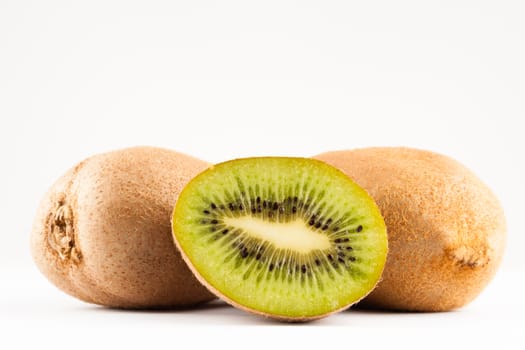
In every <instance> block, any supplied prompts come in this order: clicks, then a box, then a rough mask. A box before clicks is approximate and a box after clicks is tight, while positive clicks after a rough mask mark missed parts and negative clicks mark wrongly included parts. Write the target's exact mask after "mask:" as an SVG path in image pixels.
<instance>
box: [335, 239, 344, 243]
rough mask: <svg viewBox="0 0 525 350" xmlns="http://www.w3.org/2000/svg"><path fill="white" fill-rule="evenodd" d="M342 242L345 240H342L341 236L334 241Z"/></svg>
mask: <svg viewBox="0 0 525 350" xmlns="http://www.w3.org/2000/svg"><path fill="white" fill-rule="evenodd" d="M341 242H343V240H342V239H341V238H336V239H335V240H334V243H341Z"/></svg>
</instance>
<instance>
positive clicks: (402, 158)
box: [314, 148, 506, 311]
mask: <svg viewBox="0 0 525 350" xmlns="http://www.w3.org/2000/svg"><path fill="white" fill-rule="evenodd" d="M314 158H317V159H319V160H322V161H325V162H327V163H329V164H331V165H333V166H335V167H337V168H339V169H341V170H342V171H343V172H345V173H346V174H347V175H348V176H349V177H351V178H352V179H353V180H354V181H356V182H357V183H358V184H359V185H361V186H362V187H364V188H365V189H366V190H367V191H368V192H369V193H370V195H371V196H372V197H373V198H374V199H375V200H376V202H377V204H378V206H379V208H380V209H381V212H382V214H383V216H384V219H385V223H386V226H387V231H388V239H389V248H390V251H389V255H388V258H387V263H386V266H385V270H384V272H383V279H382V281H381V282H380V283H379V285H378V286H377V287H376V288H375V289H374V291H373V292H372V293H371V294H370V295H369V296H368V297H366V298H365V299H364V301H363V302H362V303H361V305H362V306H365V307H366V306H368V307H374V308H383V309H395V310H411V311H446V310H451V309H455V308H459V307H461V306H464V305H466V304H467V303H469V302H470V301H472V300H473V299H474V298H475V297H476V296H477V295H478V294H479V293H480V292H481V291H482V290H483V289H484V288H485V286H486V285H487V284H488V283H489V281H490V280H491V279H492V277H493V276H494V274H495V273H496V270H497V268H498V266H499V265H500V262H501V259H502V255H503V251H504V246H505V237H506V224H505V218H504V214H503V210H502V208H501V206H500V203H499V202H498V199H497V198H496V197H495V195H494V194H493V193H492V192H491V190H490V189H489V188H488V187H487V186H486V185H485V184H484V183H482V182H481V181H480V180H479V179H478V178H477V177H476V176H475V175H474V174H473V173H472V172H471V171H469V170H468V169H466V168H465V167H464V166H463V165H461V164H459V163H458V162H457V161H455V160H453V159H451V158H449V157H446V156H443V155H440V154H436V153H432V152H428V151H423V150H417V149H411V148H365V149H356V150H350V151H335V152H328V153H323V154H320V155H317V156H315V157H314Z"/></svg>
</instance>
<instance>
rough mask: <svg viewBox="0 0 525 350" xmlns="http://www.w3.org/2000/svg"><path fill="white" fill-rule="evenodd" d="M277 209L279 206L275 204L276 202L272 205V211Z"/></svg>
mask: <svg viewBox="0 0 525 350" xmlns="http://www.w3.org/2000/svg"><path fill="white" fill-rule="evenodd" d="M277 208H279V204H277V202H275V203H273V207H272V209H273V210H277Z"/></svg>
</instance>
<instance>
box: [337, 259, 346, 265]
mask: <svg viewBox="0 0 525 350" xmlns="http://www.w3.org/2000/svg"><path fill="white" fill-rule="evenodd" d="M337 260H338V261H339V262H340V263H343V264H344V263H345V260H344V259H343V258H338V259H337Z"/></svg>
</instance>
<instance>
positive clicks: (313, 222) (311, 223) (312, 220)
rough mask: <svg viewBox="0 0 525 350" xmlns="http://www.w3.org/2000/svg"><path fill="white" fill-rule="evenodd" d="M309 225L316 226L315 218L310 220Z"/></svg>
mask: <svg viewBox="0 0 525 350" xmlns="http://www.w3.org/2000/svg"><path fill="white" fill-rule="evenodd" d="M308 224H309V225H310V226H313V225H314V224H315V220H314V219H313V218H312V219H310V221H308Z"/></svg>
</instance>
